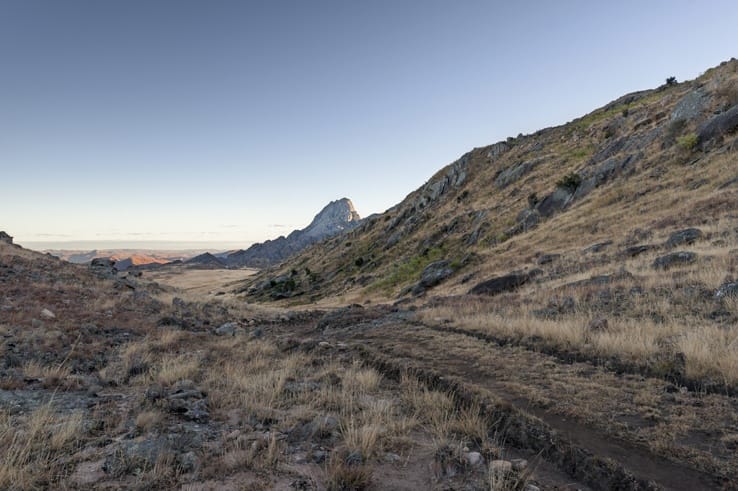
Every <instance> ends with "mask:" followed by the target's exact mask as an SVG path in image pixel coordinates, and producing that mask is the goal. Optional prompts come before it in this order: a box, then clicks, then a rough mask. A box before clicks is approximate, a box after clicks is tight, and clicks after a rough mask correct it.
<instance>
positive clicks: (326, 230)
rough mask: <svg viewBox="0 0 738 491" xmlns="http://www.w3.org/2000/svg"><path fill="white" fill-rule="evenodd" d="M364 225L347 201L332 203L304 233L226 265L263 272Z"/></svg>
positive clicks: (235, 257) (256, 246) (237, 254)
mask: <svg viewBox="0 0 738 491" xmlns="http://www.w3.org/2000/svg"><path fill="white" fill-rule="evenodd" d="M360 223H361V217H359V214H358V213H357V212H356V210H355V209H354V204H353V203H352V202H351V200H350V199H348V198H342V199H339V200H336V201H332V202H330V203H329V204H328V205H327V206H326V207H325V208H323V209H322V210H321V211H320V213H318V214H317V215H316V216H315V218H314V219H313V221H312V222H311V223H310V225H308V226H307V227H306V228H304V229H302V230H295V231H293V232H292V233H290V234H289V235H288V236H287V237H279V238H277V239H274V240H267V241H266V242H262V243H259V244H254V245H252V246H251V247H249V248H248V249H246V250H240V251H236V252H234V253H232V254H229V255H228V256H227V257H226V258H225V261H226V264H227V265H228V266H231V267H244V266H247V267H253V268H263V267H267V266H271V265H274V264H277V263H279V262H280V261H283V260H285V259H287V258H288V257H290V256H292V255H294V254H297V253H298V252H301V251H303V250H304V249H305V248H306V247H308V246H310V245H312V244H314V243H316V242H319V241H321V240H323V239H326V238H328V237H333V236H335V235H338V234H340V233H342V232H344V231H346V230H352V229H354V228H356V227H357V226H358V225H359V224H360Z"/></svg>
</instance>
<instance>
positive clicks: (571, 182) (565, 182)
mask: <svg viewBox="0 0 738 491" xmlns="http://www.w3.org/2000/svg"><path fill="white" fill-rule="evenodd" d="M580 184H582V176H580V175H579V174H577V173H576V172H571V173H569V174H567V175H565V176H564V177H562V178H561V179H559V180H558V181H556V186H557V187H560V188H561V189H566V190H567V191H569V192H572V193H573V192H574V191H576V190H577V188H578V187H579V185H580Z"/></svg>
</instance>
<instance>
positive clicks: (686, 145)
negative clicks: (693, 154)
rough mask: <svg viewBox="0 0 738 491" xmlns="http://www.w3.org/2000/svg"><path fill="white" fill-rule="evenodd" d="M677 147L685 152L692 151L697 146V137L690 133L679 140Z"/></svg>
mask: <svg viewBox="0 0 738 491" xmlns="http://www.w3.org/2000/svg"><path fill="white" fill-rule="evenodd" d="M677 145H679V147H680V148H683V149H684V150H688V151H692V150H694V148H695V147H696V146H697V135H696V134H695V133H690V134H688V135H684V136H680V137H679V138H677Z"/></svg>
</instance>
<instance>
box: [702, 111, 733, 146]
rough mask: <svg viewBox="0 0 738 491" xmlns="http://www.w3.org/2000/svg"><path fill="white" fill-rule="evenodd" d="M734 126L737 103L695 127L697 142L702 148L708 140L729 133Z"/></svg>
mask: <svg viewBox="0 0 738 491" xmlns="http://www.w3.org/2000/svg"><path fill="white" fill-rule="evenodd" d="M736 128H738V104H737V105H735V106H733V107H731V108H730V109H728V110H727V111H725V112H723V113H720V114H718V115H717V116H714V117H712V118H711V119H709V120H707V121H706V122H705V123H704V124H702V125H701V126H700V127H699V128H698V129H697V142H698V144H699V145H700V146H701V147H702V148H704V147H705V146H707V144H708V143H709V142H710V141H712V140H715V139H717V138H720V137H721V136H723V135H724V134H726V133H731V132H733V131H735V130H736Z"/></svg>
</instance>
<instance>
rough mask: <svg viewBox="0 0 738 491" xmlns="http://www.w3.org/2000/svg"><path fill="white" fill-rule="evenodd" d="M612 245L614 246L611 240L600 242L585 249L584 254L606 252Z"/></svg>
mask: <svg viewBox="0 0 738 491" xmlns="http://www.w3.org/2000/svg"><path fill="white" fill-rule="evenodd" d="M611 245H612V241H611V240H606V241H604V242H598V243H597V244H592V245H591V246H589V247H586V248H585V249H583V250H582V252H583V253H585V254H586V253H591V254H597V253H599V252H602V251H604V250H605V249H607V248H608V247H610V246H611Z"/></svg>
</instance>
